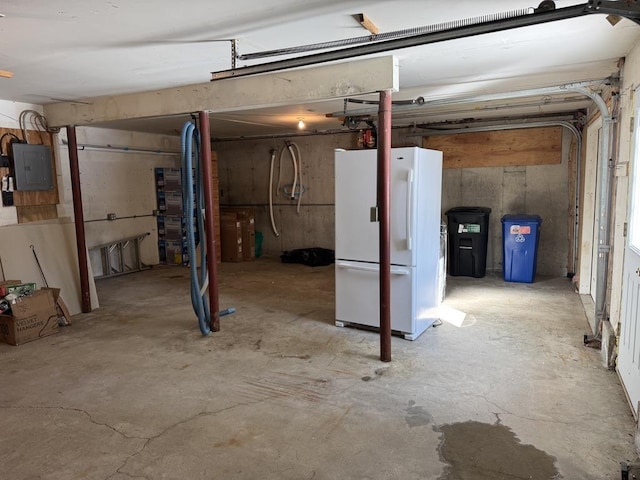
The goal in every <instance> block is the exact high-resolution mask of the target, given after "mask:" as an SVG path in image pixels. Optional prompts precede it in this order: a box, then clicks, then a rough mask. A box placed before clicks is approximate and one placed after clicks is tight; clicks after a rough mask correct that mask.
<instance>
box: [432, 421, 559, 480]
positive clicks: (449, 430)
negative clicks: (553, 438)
mask: <svg viewBox="0 0 640 480" xmlns="http://www.w3.org/2000/svg"><path fill="white" fill-rule="evenodd" d="M437 431H439V432H441V433H442V441H441V443H440V456H441V459H442V461H443V462H445V463H447V464H448V466H447V467H446V468H445V472H444V474H443V475H442V476H441V477H440V479H439V480H515V479H530V480H557V479H560V478H562V477H561V476H560V474H559V473H558V470H557V468H556V466H555V458H554V457H552V456H551V455H549V454H547V453H546V452H543V451H542V450H538V449H537V448H536V447H534V446H533V445H523V444H522V443H520V439H518V437H516V436H515V434H514V433H513V432H512V431H511V429H510V428H508V427H505V426H504V425H502V424H501V423H495V424H493V425H490V424H487V423H480V422H474V421H469V422H463V423H453V424H450V425H442V426H440V427H438V428H437Z"/></svg>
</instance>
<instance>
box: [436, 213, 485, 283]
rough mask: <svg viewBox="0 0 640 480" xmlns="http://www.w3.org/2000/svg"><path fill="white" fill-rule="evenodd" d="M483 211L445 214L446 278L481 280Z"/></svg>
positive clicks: (483, 262)
mask: <svg viewBox="0 0 640 480" xmlns="http://www.w3.org/2000/svg"><path fill="white" fill-rule="evenodd" d="M490 213H491V209H490V208H487V207H455V208H451V209H449V210H447V212H446V215H447V230H448V231H449V275H452V276H461V277H475V278H481V277H484V276H485V273H486V271H487V243H488V241H489V214H490Z"/></svg>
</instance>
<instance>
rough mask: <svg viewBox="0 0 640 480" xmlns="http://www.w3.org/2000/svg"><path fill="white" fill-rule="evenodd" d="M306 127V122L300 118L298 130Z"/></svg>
mask: <svg viewBox="0 0 640 480" xmlns="http://www.w3.org/2000/svg"><path fill="white" fill-rule="evenodd" d="M303 129H304V122H303V121H302V119H301V118H299V119H298V130H303Z"/></svg>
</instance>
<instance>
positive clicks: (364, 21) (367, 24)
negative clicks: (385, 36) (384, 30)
mask: <svg viewBox="0 0 640 480" xmlns="http://www.w3.org/2000/svg"><path fill="white" fill-rule="evenodd" d="M354 17H355V18H356V20H357V21H358V22H359V23H360V25H362V26H363V27H364V28H366V29H367V30H369V32H371V34H372V35H377V34H378V32H379V31H380V30H379V29H378V26H377V25H376V24H375V23H373V22H372V21H371V19H370V18H369V17H367V16H366V15H365V14H364V13H356V14H355V15H354Z"/></svg>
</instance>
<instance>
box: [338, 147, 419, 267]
mask: <svg viewBox="0 0 640 480" xmlns="http://www.w3.org/2000/svg"><path fill="white" fill-rule="evenodd" d="M415 162H416V160H415V154H414V152H413V149H410V148H403V149H392V150H391V246H390V247H391V263H392V264H394V265H411V266H413V265H415V250H414V249H411V245H410V238H411V235H412V226H413V228H415V226H414V225H413V224H414V223H415V218H413V219H412V217H415V210H412V209H411V205H413V204H415V198H416V191H415V188H412V185H413V183H414V170H415ZM376 179H377V151H376V150H351V151H336V155H335V189H336V191H335V198H336V212H335V215H336V216H335V228H336V258H338V259H341V260H353V261H359V262H373V263H377V262H378V260H379V257H380V248H379V245H380V243H379V229H380V224H379V223H378V222H377V221H376V219H375V210H374V211H372V209H374V208H375V206H376V204H377V195H376V189H377V181H376ZM409 197H411V198H409ZM372 215H373V217H372ZM408 218H409V219H412V220H413V221H412V222H408V221H407V219H408Z"/></svg>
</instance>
